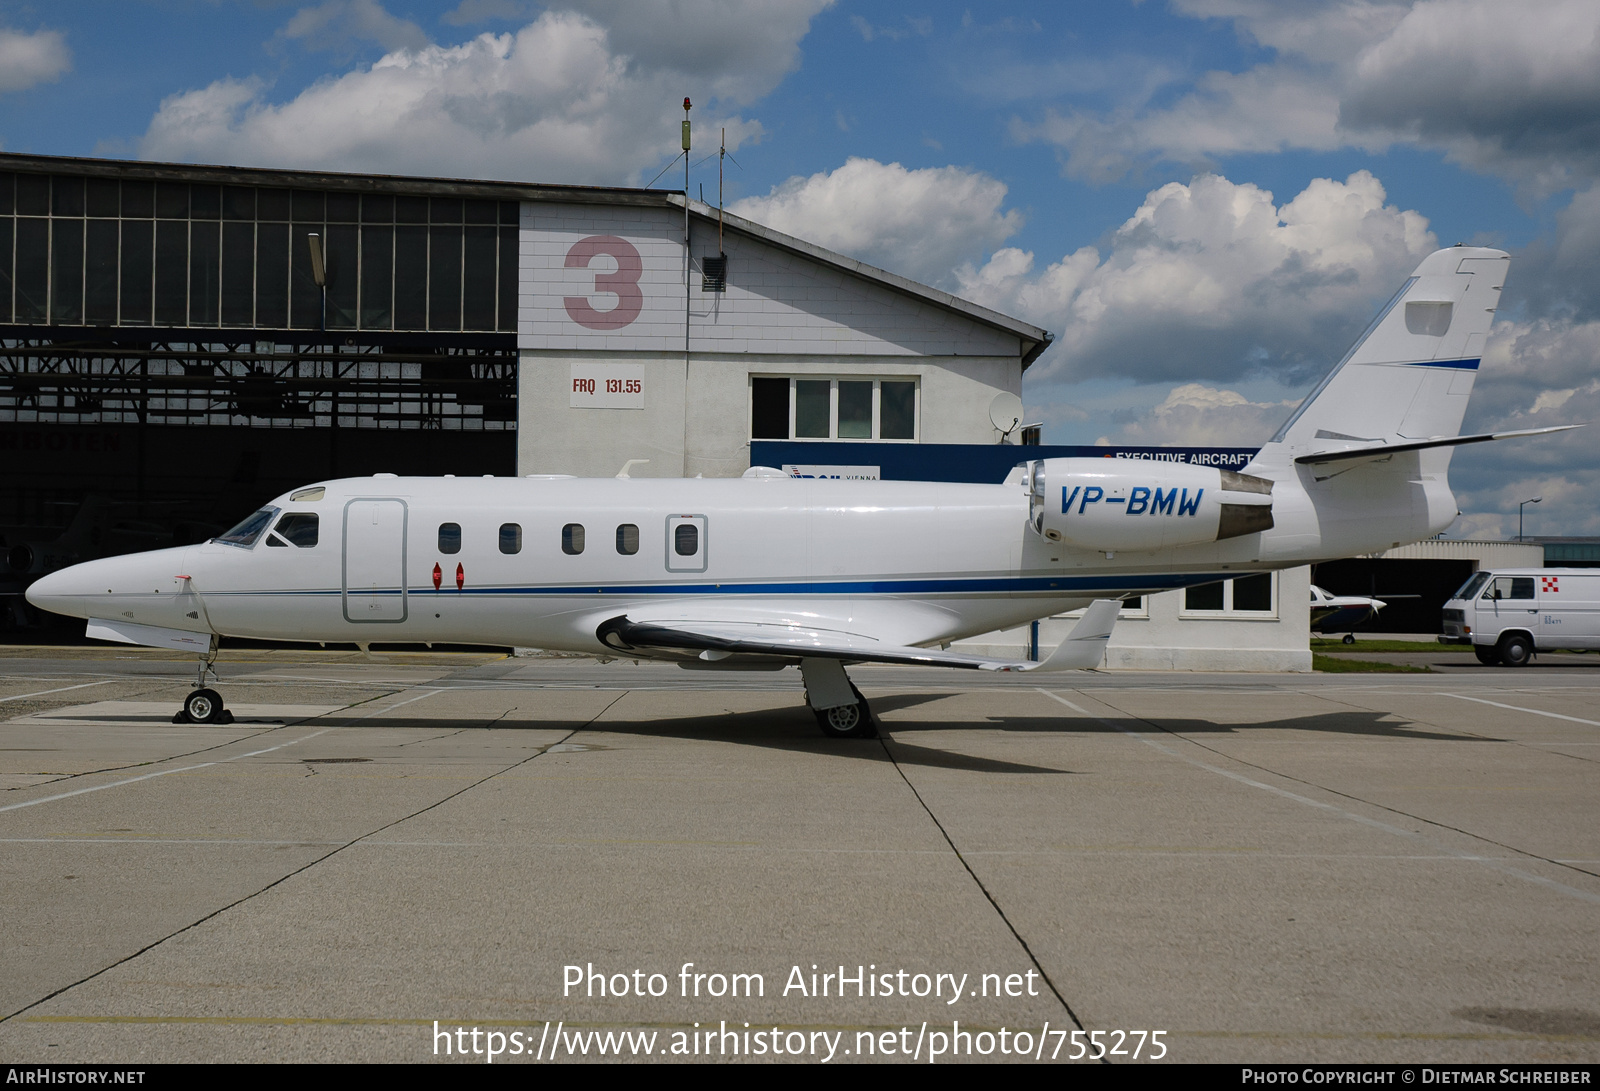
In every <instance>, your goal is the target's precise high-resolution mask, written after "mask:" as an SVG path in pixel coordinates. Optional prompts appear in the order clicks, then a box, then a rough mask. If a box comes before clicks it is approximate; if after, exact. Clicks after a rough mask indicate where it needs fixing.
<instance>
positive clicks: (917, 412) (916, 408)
mask: <svg viewBox="0 0 1600 1091" xmlns="http://www.w3.org/2000/svg"><path fill="white" fill-rule="evenodd" d="M757 379H783V380H786V381H787V382H788V384H789V426H788V435H787V436H784V437H781V439H780V438H779V437H774V436H757V435H756V434H755V431H756V393H755V392H756V385H755V380H757ZM803 382H817V383H821V382H825V383H827V384H828V434H827V435H826V436H801V435H797V434H796V432H795V423H796V418H797V417H798V415H799V412H800V390H799V384H800V383H803ZM840 383H871V384H872V422H871V434H870V435H867V436H840V435H839V384H840ZM884 383H910V384H911V435H910V436H909V437H903V438H894V439H889V438H885V437H884V435H883V384H884ZM748 385H749V391H750V393H749V396H748V398H747V399H746V400H747V402H748V405H747V407H746V413H745V433H746V435H748V436H749V437H750V438H751V439H768V440H777V441H778V442H783V441H794V442H800V443H920V442H922V377H921V376H920V375H838V374H832V375H829V374H822V375H800V374H793V373H791V374H788V375H772V374H762V373H757V372H751V373H750V376H749V379H748Z"/></svg>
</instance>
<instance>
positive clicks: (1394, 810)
mask: <svg viewBox="0 0 1600 1091" xmlns="http://www.w3.org/2000/svg"><path fill="white" fill-rule="evenodd" d="M1301 692H1302V693H1303V694H1304V695H1305V696H1307V697H1314V698H1316V699H1317V700H1322V701H1326V702H1328V703H1330V704H1337V705H1342V706H1344V707H1345V708H1353V709H1358V710H1360V711H1363V712H1372V711H1375V710H1373V709H1369V708H1363V707H1362V706H1361V705H1356V704H1351V703H1350V702H1348V701H1335V700H1334V699H1333V698H1331V697H1325V696H1322V695H1321V694H1313V693H1311V692H1310V691H1304V690H1303V691H1301ZM1438 696H1441V697H1455V696H1458V695H1457V694H1454V693H1441V694H1438ZM1462 700H1465V701H1481V699H1480V698H1477V697H1463V698H1462ZM1106 703H1107V704H1108V705H1109V704H1110V702H1106ZM1481 703H1482V704H1486V705H1493V704H1496V702H1494V701H1481ZM1110 707H1112V708H1115V707H1116V706H1115V705H1110ZM1498 707H1500V708H1513V707H1514V706H1512V705H1499V706H1498ZM1516 711H1518V712H1535V711H1537V710H1535V709H1516ZM1395 715H1399V713H1396V714H1395ZM1550 715H1552V716H1559V715H1560V714H1559V713H1550ZM1560 718H1562V719H1569V720H1570V719H1575V717H1571V716H1566V717H1560ZM1145 722H1146V723H1149V722H1150V721H1148V720H1146V721H1145ZM1421 722H1426V721H1421ZM1579 722H1580V723H1593V722H1594V721H1591V720H1580V721H1579ZM1151 726H1152V727H1158V728H1159V727H1160V725H1158V724H1151ZM1430 726H1437V727H1439V728H1440V730H1447V731H1448V730H1455V731H1458V732H1464V733H1465V734H1467V735H1470V736H1472V737H1473V738H1477V739H1482V740H1483V741H1484V742H1492V743H1499V744H1500V745H1503V746H1517V747H1523V748H1526V749H1528V750H1531V751H1532V752H1534V753H1536V754H1545V755H1549V756H1552V757H1558V758H1571V759H1572V760H1573V761H1582V762H1588V763H1590V764H1594V763H1595V759H1593V758H1583V757H1579V756H1578V755H1576V754H1564V753H1562V752H1561V751H1559V750H1546V749H1544V748H1543V747H1539V746H1531V745H1529V744H1527V743H1522V742H1517V741H1515V740H1510V739H1497V738H1494V737H1493V736H1490V735H1480V734H1479V733H1477V732H1475V731H1466V729H1465V728H1449V727H1446V726H1445V725H1442V724H1439V725H1430ZM1595 726H1596V727H1600V723H1596V724H1595ZM1160 730H1163V731H1165V730H1166V729H1165V728H1160ZM1167 733H1168V734H1171V735H1176V737H1177V738H1180V739H1183V740H1184V741H1185V742H1188V743H1191V744H1193V745H1195V746H1198V747H1200V748H1201V749H1202V750H1209V751H1211V753H1213V754H1216V755H1218V756H1219V757H1225V758H1227V759H1228V760H1229V761H1236V762H1238V763H1239V764H1240V765H1247V766H1249V767H1250V768H1251V769H1260V770H1261V771H1262V772H1264V773H1270V774H1272V775H1273V776H1275V777H1282V778H1283V779H1284V780H1288V781H1293V782H1294V783H1296V784H1304V785H1307V786H1308V787H1312V788H1316V789H1317V790H1318V791H1323V792H1327V793H1329V794H1330V795H1336V796H1338V797H1340V798H1341V799H1348V800H1353V801H1354V802H1356V803H1361V804H1364V805H1366V806H1368V807H1373V808H1376V809H1377V810H1380V811H1388V812H1389V813H1390V814H1397V815H1401V816H1402V817H1405V818H1409V819H1411V820H1412V821H1413V822H1421V823H1423V824H1425V825H1428V826H1434V827H1436V828H1438V829H1441V830H1449V831H1450V832H1451V833H1458V834H1460V835H1461V836H1462V837H1470V838H1472V839H1473V840H1474V841H1482V842H1483V843H1484V844H1487V845H1493V846H1495V847H1496V848H1501V849H1505V850H1506V851H1507V852H1510V853H1514V854H1515V855H1517V856H1519V857H1526V858H1527V859H1530V860H1538V861H1540V862H1541V863H1545V864H1552V865H1554V866H1556V867H1564V868H1567V869H1568V870H1570V871H1576V872H1577V873H1578V874H1579V875H1589V876H1592V877H1594V878H1597V879H1600V872H1594V871H1590V870H1588V869H1587V868H1581V867H1579V866H1578V865H1577V864H1575V863H1571V862H1570V861H1566V860H1557V859H1556V858H1554V857H1552V856H1540V855H1539V854H1538V853H1536V852H1529V851H1528V850H1527V849H1519V848H1517V846H1515V845H1510V844H1507V843H1506V842H1504V841H1496V840H1495V839H1494V838H1492V837H1486V836H1484V835H1483V834H1481V833H1473V832H1472V831H1471V830H1464V829H1462V828H1461V827H1460V826H1452V825H1450V824H1449V823H1448V822H1440V821H1439V820H1438V819H1436V818H1424V817H1423V816H1422V815H1419V814H1413V813H1411V812H1410V811H1402V810H1401V809H1400V808H1399V807H1391V806H1389V805H1388V804H1386V803H1375V802H1373V801H1372V800H1370V799H1362V798H1361V797H1360V796H1358V795H1352V794H1351V793H1349V792H1341V791H1340V790H1339V789H1337V788H1329V787H1328V786H1326V785H1323V784H1315V783H1313V782H1311V781H1309V780H1305V779H1302V778H1300V777H1295V776H1290V775H1289V774H1288V773H1280V772H1278V771H1277V770H1276V769H1268V768H1267V767H1266V766H1264V765H1257V764H1256V763H1255V762H1252V761H1246V760H1245V759H1243V758H1239V757H1234V756H1233V755H1231V754H1224V753H1222V751H1220V750H1217V749H1216V748H1215V747H1211V746H1207V745H1206V744H1205V743H1203V742H1201V741H1200V740H1199V739H1190V738H1188V737H1186V736H1183V735H1177V733H1176V732H1167ZM1552 745H1560V744H1552Z"/></svg>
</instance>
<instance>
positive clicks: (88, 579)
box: [26, 561, 109, 617]
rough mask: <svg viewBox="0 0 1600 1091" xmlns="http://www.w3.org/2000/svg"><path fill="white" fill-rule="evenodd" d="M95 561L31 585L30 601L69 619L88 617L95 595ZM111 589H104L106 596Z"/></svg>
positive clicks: (28, 591) (41, 579)
mask: <svg viewBox="0 0 1600 1091" xmlns="http://www.w3.org/2000/svg"><path fill="white" fill-rule="evenodd" d="M95 563H96V562H94V561H89V562H86V563H84V564H75V565H73V566H72V567H70V568H63V569H61V571H59V572H51V573H49V574H48V575H44V576H40V577H39V578H38V579H36V580H34V581H33V583H31V584H29V585H28V590H27V593H26V597H27V600H28V601H29V602H30V603H32V604H33V605H34V606H36V607H38V608H39V609H40V610H47V611H49V612H50V613H52V614H65V615H66V616H68V617H88V616H89V615H88V613H87V612H86V611H87V600H88V598H89V596H90V595H91V594H92V593H93V590H92V588H93V575H94V573H93V571H92V570H93V569H94V567H95ZM107 590H109V589H108V588H105V587H102V588H100V591H101V592H102V593H103V592H105V591H107Z"/></svg>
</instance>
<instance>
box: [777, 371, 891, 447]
mask: <svg viewBox="0 0 1600 1091" xmlns="http://www.w3.org/2000/svg"><path fill="white" fill-rule="evenodd" d="M750 438H752V439H842V440H873V439H878V440H885V439H899V440H915V439H916V438H917V382H916V380H915V379H809V378H807V379H800V378H793V379H789V378H768V377H765V376H751V378H750Z"/></svg>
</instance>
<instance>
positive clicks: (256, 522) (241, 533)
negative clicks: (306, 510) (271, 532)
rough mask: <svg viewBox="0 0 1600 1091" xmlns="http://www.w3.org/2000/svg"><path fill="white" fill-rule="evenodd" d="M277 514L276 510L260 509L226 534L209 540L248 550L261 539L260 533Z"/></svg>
mask: <svg viewBox="0 0 1600 1091" xmlns="http://www.w3.org/2000/svg"><path fill="white" fill-rule="evenodd" d="M277 514H278V509H277V508H262V509H261V510H260V511H258V512H256V513H255V514H254V515H252V516H250V518H248V519H246V520H245V521H244V522H242V523H240V524H239V525H238V526H236V527H234V528H233V529H232V530H230V531H228V533H226V534H223V535H221V536H219V537H216V538H213V539H211V540H212V541H213V542H226V543H227V544H228V545H234V546H239V547H241V548H243V549H249V548H250V547H251V546H253V545H255V544H256V541H257V540H258V539H259V538H260V537H261V532H262V531H264V530H266V529H267V527H268V526H269V525H270V524H271V523H272V517H273V516H274V515H277Z"/></svg>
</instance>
